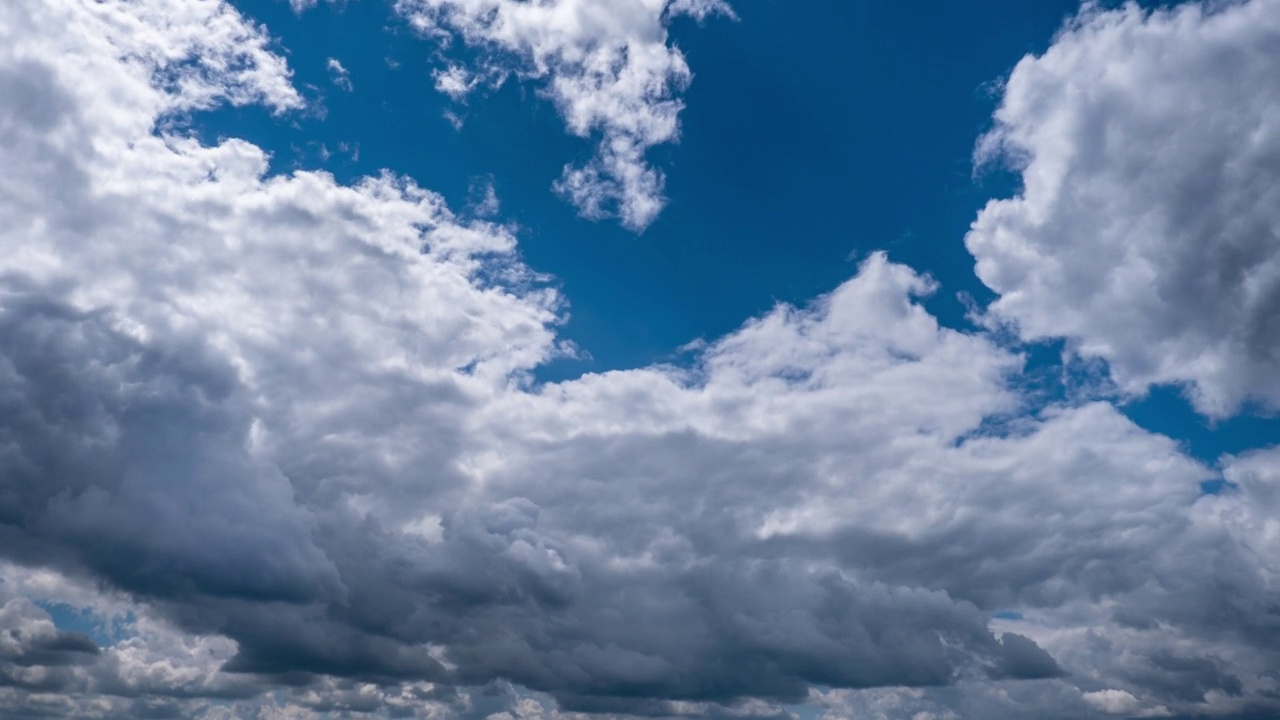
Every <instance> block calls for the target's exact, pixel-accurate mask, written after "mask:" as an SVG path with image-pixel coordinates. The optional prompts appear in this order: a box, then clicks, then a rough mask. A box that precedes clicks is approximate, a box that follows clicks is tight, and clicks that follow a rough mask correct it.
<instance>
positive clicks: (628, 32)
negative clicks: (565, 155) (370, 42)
mask: <svg viewBox="0 0 1280 720" xmlns="http://www.w3.org/2000/svg"><path fill="white" fill-rule="evenodd" d="M396 8H397V10H398V11H399V12H400V13H401V14H402V15H404V16H405V17H406V18H407V19H408V20H409V21H410V22H411V23H412V24H413V26H414V27H416V28H417V29H418V30H420V31H421V32H423V33H426V34H427V35H430V36H433V37H436V38H440V39H444V40H446V41H447V40H449V39H450V38H454V37H457V38H460V39H461V40H462V41H463V42H464V43H465V44H466V45H468V46H471V47H472V48H474V49H476V50H479V51H480V54H479V57H478V58H474V59H472V60H471V61H470V62H469V63H466V64H453V65H450V66H448V67H446V68H441V69H439V70H437V72H436V87H437V89H438V90H440V91H441V92H443V93H445V94H447V95H449V96H450V97H453V98H454V99H456V100H461V99H464V98H465V97H466V96H467V95H468V94H469V93H470V92H471V91H472V90H474V89H475V88H476V87H477V85H480V84H488V83H493V82H501V80H502V79H503V78H505V77H506V76H507V75H509V74H512V73H514V74H516V75H518V76H520V77H522V78H529V79H537V80H541V81H544V82H545V86H544V92H545V94H546V96H547V97H549V98H550V99H551V100H552V101H553V102H555V104H556V106H557V107H558V108H559V110H560V113H561V115H562V116H563V117H564V121H565V124H566V126H567V128H568V130H569V131H570V132H571V133H573V134H574V135H577V136H580V137H584V138H592V139H594V140H595V141H596V142H597V143H598V144H597V147H596V153H595V157H593V158H592V159H591V160H590V161H588V162H587V163H586V164H585V165H583V166H580V167H575V166H573V165H566V166H565V168H564V174H563V175H562V176H561V178H560V179H559V180H558V181H557V182H556V185H555V187H556V190H557V191H558V192H559V193H560V194H561V195H563V196H564V197H565V198H567V199H568V200H569V201H570V202H572V203H573V204H574V206H575V207H577V208H578V211H579V212H580V213H581V214H582V215H583V216H584V217H588V218H591V219H601V218H606V217H617V218H619V219H620V220H621V222H622V224H623V225H624V226H626V227H628V228H630V229H632V230H636V231H640V230H643V229H644V228H646V227H648V226H649V224H650V223H652V222H653V221H654V219H655V218H656V217H657V216H658V213H659V212H660V211H661V210H662V207H663V205H665V204H666V198H665V197H664V196H663V191H662V188H663V175H662V172H661V171H660V170H658V169H656V168H654V167H652V166H650V165H649V164H648V162H646V160H645V152H646V151H647V150H648V149H649V148H651V147H653V146H655V145H661V144H663V143H668V142H672V141H674V140H675V139H676V137H677V136H678V134H679V130H680V125H679V116H680V110H681V109H682V108H683V103H682V102H681V100H680V99H679V93H680V92H681V91H682V90H683V89H684V88H685V87H686V86H687V85H688V84H689V82H690V80H691V79H692V77H693V76H692V73H691V72H690V70H689V65H688V63H686V62H685V59H684V55H683V54H682V53H681V52H680V50H679V49H678V48H676V47H674V46H673V45H672V44H671V43H670V42H669V39H668V34H667V23H668V22H670V20H671V18H673V17H674V16H677V15H689V16H693V17H695V18H697V19H699V20H702V19H704V18H706V17H707V16H709V15H714V14H723V15H727V16H730V17H732V15H733V12H732V10H731V9H730V8H729V6H728V5H727V4H726V3H724V2H723V1H722V0H547V1H539V2H522V1H521V0H397V2H396Z"/></svg>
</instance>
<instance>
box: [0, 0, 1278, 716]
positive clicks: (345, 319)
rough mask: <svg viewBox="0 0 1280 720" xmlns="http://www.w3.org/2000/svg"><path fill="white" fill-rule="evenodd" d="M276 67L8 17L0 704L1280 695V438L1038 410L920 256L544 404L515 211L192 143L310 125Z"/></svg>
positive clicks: (263, 709) (378, 711) (1, 201)
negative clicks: (456, 204) (1212, 436)
mask: <svg viewBox="0 0 1280 720" xmlns="http://www.w3.org/2000/svg"><path fill="white" fill-rule="evenodd" d="M529 7H543V6H532V5H530V6H529ZM638 7H640V6H638V5H637V8H638ZM645 7H648V6H645ZM699 7H702V6H699V5H691V4H679V5H676V6H672V7H671V8H667V11H668V12H673V11H675V10H681V11H689V12H694V11H696V9H697V8H699ZM707 7H709V6H707ZM1249 7H1253V6H1241V8H1243V9H1240V10H1232V9H1228V10H1224V11H1223V12H1224V13H1225V12H1244V11H1246V10H1247V9H1248V8H1249ZM648 9H649V10H654V9H655V8H648ZM656 11H658V13H659V14H658V15H655V16H654V17H655V18H657V20H655V22H658V21H659V20H660V19H661V11H662V8H656ZM1131 12H1134V11H1128V10H1126V11H1121V13H1120V14H1118V15H1115V16H1107V17H1108V18H1109V19H1108V20H1106V21H1105V22H1110V23H1113V24H1123V23H1125V22H1136V21H1130V20H1127V19H1126V18H1129V17H1130V16H1129V15H1127V14H1125V13H1131ZM623 15H625V13H623ZM601 17H606V16H601ZM620 17H622V16H620ZM644 17H649V16H648V15H645V16H644ZM1163 18H1164V16H1160V20H1159V22H1163V21H1164V19H1163ZM606 19H610V18H609V17H606ZM625 19H626V18H625V17H623V20H625ZM610 22H613V20H612V19H610ZM619 22H621V20H619ZM1201 22H1209V21H1207V20H1201ZM1215 22H1216V21H1215ZM1082 23H1085V24H1090V23H1104V20H1100V19H1098V18H1097V17H1095V16H1093V15H1090V16H1087V17H1086V19H1085V20H1083V21H1082ZM1104 24H1105V23H1104ZM653 27H655V28H659V29H660V28H661V25H660V24H659V25H654V26H653ZM655 32H657V31H655ZM1188 32H1190V31H1188ZM1072 37H1074V36H1073V35H1070V34H1068V35H1064V37H1063V39H1062V40H1061V41H1060V42H1064V43H1069V42H1071V38H1072ZM267 47H268V41H267V38H266V37H265V35H264V32H263V31H262V30H261V29H259V28H256V27H254V26H253V25H252V24H250V23H247V22H246V21H245V20H244V19H243V18H241V17H240V16H239V15H237V14H236V13H235V12H234V11H233V10H232V9H230V8H229V7H228V6H226V5H225V4H222V3H220V2H214V1H212V0H208V1H205V2H199V3H192V2H179V1H178V0H132V1H130V2H125V1H124V0H108V1H107V2H97V1H91V0H49V1H48V2H40V3H26V2H21V3H9V4H4V5H0V87H3V88H6V91H5V92H3V93H0V154H2V155H3V156H4V157H6V158H8V159H10V162H7V163H5V164H4V165H3V167H0V243H3V247H5V248H6V253H4V254H3V255H2V256H0V555H2V559H3V564H0V578H3V583H0V629H3V631H4V632H3V633H0V714H4V715H6V716H11V717H27V716H39V715H40V714H44V715H49V714H53V715H63V716H74V717H95V716H96V717H148V716H150V717H204V718H227V717H245V716H257V717H262V718H285V717H322V716H325V715H326V714H328V715H329V716H356V717H358V716H362V715H363V716H368V717H440V718H443V717H478V718H479V717H493V716H495V715H496V716H497V717H498V718H503V719H505V718H507V717H509V718H529V719H530V720H532V718H541V717H547V718H550V717H561V716H565V715H567V714H571V713H602V714H631V715H648V716H692V715H697V716H709V717H722V716H727V715H732V716H736V717H783V716H786V715H787V714H788V711H787V709H786V705H787V704H793V703H798V702H809V703H812V704H815V705H818V706H820V707H822V708H824V709H825V710H826V711H828V712H829V713H830V714H831V715H832V717H839V716H864V715H869V716H872V717H875V716H877V715H876V713H880V714H881V715H883V716H885V717H917V718H918V717H947V716H948V715H947V713H953V716H955V715H954V714H955V713H959V715H960V716H981V717H991V718H1002V717H1008V718H1014V717H1063V718H1089V717H1099V716H1103V715H1105V714H1108V713H1111V714H1119V715H1136V714H1144V713H1145V714H1148V715H1160V714H1166V715H1167V714H1173V713H1185V714H1192V713H1215V714H1226V713H1245V712H1260V713H1265V712H1271V713H1273V714H1274V712H1275V711H1276V710H1277V707H1278V706H1277V697H1280V678H1277V676H1276V675H1275V671H1274V668H1276V667H1280V657H1278V656H1277V648H1280V637H1278V636H1277V634H1278V633H1280V624H1278V623H1277V615H1276V608H1277V607H1280V597H1277V584H1276V583H1277V578H1278V577H1280V566H1277V558H1280V547H1277V545H1276V530H1275V521H1274V517H1275V513H1276V511H1277V510H1278V509H1280V508H1277V498H1280V494H1277V490H1276V488H1277V486H1278V485H1280V474H1278V473H1277V472H1276V470H1275V468H1277V467H1280V457H1278V456H1277V454H1276V453H1277V451H1276V450H1260V451H1258V452H1256V453H1253V454H1249V455H1245V456H1242V457H1239V458H1224V459H1222V461H1221V467H1220V468H1216V469H1215V468H1209V467H1205V466H1204V465H1203V464H1201V463H1199V462H1196V461H1194V460H1192V459H1190V458H1188V457H1186V456H1185V455H1184V454H1183V453H1182V452H1181V450H1180V449H1179V447H1178V446H1177V444H1176V443H1175V442H1173V441H1172V440H1170V439H1168V438H1165V437H1162V436H1158V435H1153V434H1150V433H1148V432H1146V431H1144V430H1142V429H1141V428H1138V427H1137V426H1135V425H1133V424H1132V423H1131V422H1129V421H1128V420H1127V419H1126V418H1125V417H1124V416H1123V415H1121V414H1120V413H1119V412H1118V411H1117V410H1116V409H1115V408H1114V407H1112V406H1111V405H1109V404H1106V403H1089V404H1082V405H1064V406H1054V407H1049V408H1032V407H1029V406H1028V401H1027V399H1026V398H1024V397H1023V396H1021V395H1020V393H1019V392H1018V391H1017V390H1016V388H1017V386H1018V374H1019V373H1020V371H1021V369H1022V364H1023V359H1022V357H1021V356H1020V355H1018V354H1017V352H1016V351H1014V350H1010V349H1009V348H1006V347H1003V346H1001V345H1000V344H999V343H998V342H996V341H995V340H993V339H992V338H991V337H990V336H988V335H985V334H981V333H968V332H959V331H956V330H952V329H948V328H945V327H941V326H939V324H938V323H937V321H936V320H935V319H934V318H933V317H932V316H931V315H930V314H929V313H928V312H927V311H926V310H925V309H924V308H923V307H922V305H921V304H920V301H921V299H922V298H923V297H925V296H927V295H928V294H929V293H932V292H934V291H935V290H936V287H935V286H934V283H933V282H932V281H931V280H930V279H929V278H928V277H926V276H923V275H921V274H919V273H917V272H915V271H913V270H911V269H910V268H907V267H904V266H902V265H899V264H895V263H893V262H891V261H889V260H888V259H887V258H886V257H885V256H884V255H881V254H875V255H872V256H870V257H869V258H867V259H866V260H865V261H864V262H863V263H862V264H861V265H860V266H859V268H858V270H857V272H856V274H855V275H854V277H852V278H850V279H849V280H848V281H847V282H845V283H843V284H842V285H840V286H839V287H838V288H836V289H835V290H833V291H832V292H831V293H829V294H827V295H825V296H822V297H820V298H817V299H815V300H814V301H813V302H812V303H810V304H808V305H805V306H803V307H793V306H789V305H780V306H778V307H777V308H775V309H774V310H772V311H771V312H769V313H767V314H765V315H763V316H762V317H759V318H756V319H753V320H751V321H749V322H747V323H746V324H744V325H743V326H742V327H741V328H739V329H738V330H736V331H735V332H733V333H730V334H728V335H727V336H725V337H723V338H720V339H718V340H716V341H714V342H712V343H710V344H708V345H707V346H705V347H703V348H701V349H699V350H698V351H696V353H694V357H693V358H692V361H691V362H690V363H689V364H688V365H687V366H685V367H671V366H654V367H647V368H640V369H635V370H629V371H618V372H611V373H605V374H597V375H588V376H585V377H582V378H579V379H577V380H573V381H568V382H563V383H553V384H543V385H538V384H535V383H533V382H532V380H531V379H530V377H529V371H530V370H531V369H532V368H534V367H536V366H537V365H538V364H540V363H542V362H544V361H546V360H547V359H549V358H551V357H553V356H554V355H555V354H556V353H558V352H560V350H559V349H558V346H557V341H556V337H555V327H556V324H557V322H559V318H560V313H561V311H562V305H563V302H562V300H561V298H559V297H558V296H557V294H556V293H555V292H553V291H551V290H548V289H546V288H544V287H542V286H540V285H539V280H538V276H537V275H536V274H535V273H533V272H532V271H530V270H529V269H528V268H526V267H525V266H524V265H522V264H521V262H520V261H519V258H518V256H517V255H516V251H515V241H514V238H513V236H512V234H511V232H510V231H509V230H508V229H506V228H505V227H503V226H501V225H496V224H491V223H486V222H475V221H463V220H461V219H459V218H458V217H456V216H454V215H453V214H452V213H451V212H450V211H449V209H448V208H447V207H445V205H444V203H443V202H442V201H441V199H440V198H439V197H438V196H436V195H435V194H433V193H431V192H430V191H428V190H425V189H422V188H419V187H417V186H416V185H415V184H413V183H412V182H411V181H410V180H408V179H406V178H402V177H397V176H394V175H391V174H386V175H383V176H380V177H376V178H369V179H366V180H364V181H361V182H360V183H358V184H355V185H353V186H345V185H341V184H338V183H336V182H335V181H334V180H333V178H332V177H330V176H328V175H325V174H323V173H310V172H296V173H293V174H289V175H270V174H268V173H267V172H266V170H267V157H266V156H265V154H264V152H263V151H262V150H261V149H260V148H257V147H255V146H253V145H251V144H249V143H247V142H244V141H241V140H235V139H230V140H225V141H222V142H220V143H219V144H217V145H212V146H210V145H205V144H202V143H200V142H198V141H197V140H195V139H192V138H191V137H190V136H188V135H187V134H185V133H184V130H183V128H184V127H185V119H184V118H185V116H186V115H187V114H189V113H191V112H193V111H196V110H198V109H200V108H204V107H209V106H210V105H212V104H214V103H219V102H224V103H249V102H257V103H264V104H266V105H268V106H270V107H272V108H275V109H276V110H277V111H279V112H287V111H289V110H290V109H292V108H297V107H299V106H300V101H299V99H298V96H297V94H296V93H295V92H294V91H293V89H292V87H291V86H290V83H289V74H288V70H287V68H286V66H285V64H284V62H283V61H282V60H281V59H280V58H279V57H277V56H275V55H273V54H272V53H271V52H269V51H268V50H267V49H266V48H267ZM663 47H665V45H663ZM1011 87H1012V80H1011ZM1010 92H1014V91H1013V90H1011V91H1010ZM980 223H981V221H980ZM975 232H977V231H975ZM971 242H973V241H972V239H971ZM1215 479H1222V480H1225V481H1226V485H1225V487H1226V490H1225V491H1224V492H1222V493H1221V494H1218V495H1205V494H1204V493H1203V492H1202V491H1201V483H1202V482H1205V481H1210V480H1215ZM72 611H83V612H82V615H83V616H84V617H87V618H88V619H89V625H91V626H92V627H86V628H80V629H79V630H75V629H69V628H66V627H64V628H63V629H59V622H60V623H61V625H63V626H66V625H68V623H67V622H66V617H65V614H66V613H67V612H72ZM55 621H59V622H55ZM502 713H506V715H505V716H504V715H502ZM921 713H924V715H923V716H922V715H921Z"/></svg>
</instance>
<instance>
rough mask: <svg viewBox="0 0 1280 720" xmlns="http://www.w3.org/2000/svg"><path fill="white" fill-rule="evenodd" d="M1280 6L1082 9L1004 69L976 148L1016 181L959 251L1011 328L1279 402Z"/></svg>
mask: <svg viewBox="0 0 1280 720" xmlns="http://www.w3.org/2000/svg"><path fill="white" fill-rule="evenodd" d="M1277 58H1280V4H1277V3H1276V2H1275V1H1274V0H1251V1H1250V2H1227V3H1210V4H1209V5H1207V6H1206V5H1202V4H1200V3H1188V4H1184V5H1179V6H1177V7H1174V8H1170V9H1162V10H1157V11H1153V12H1148V11H1145V10H1141V9H1139V8H1138V7H1137V6H1136V5H1134V4H1129V5H1126V6H1125V7H1123V8H1121V9H1119V10H1114V11H1104V10H1101V9H1099V8H1097V7H1096V6H1090V7H1087V8H1086V9H1085V10H1084V12H1083V13H1082V14H1081V15H1080V16H1079V17H1078V18H1076V19H1075V20H1074V21H1073V22H1072V24H1071V25H1070V26H1069V27H1068V28H1066V30H1065V31H1064V32H1063V33H1062V34H1061V35H1060V36H1059V37H1058V39H1057V40H1056V42H1055V43H1054V44H1053V47H1052V48H1050V49H1049V51H1048V52H1046V53H1045V54H1044V55H1043V56H1040V57H1028V58H1026V59H1025V60H1023V61H1022V62H1021V63H1019V64H1018V66H1017V67H1016V68H1015V69H1014V71H1013V74H1012V75H1011V76H1010V77H1009V79H1008V82H1007V83H1006V85H1005V88H1004V98H1003V102H1002V104H1001V106H1000V109H999V111H998V112H997V113H996V126H995V128H994V129H993V130H992V131H991V132H990V134H988V135H987V136H986V137H985V138H984V140H983V142H982V144H981V145H980V147H979V158H980V159H981V160H984V161H995V160H1000V161H1003V162H1008V163H1011V164H1012V165H1014V166H1015V168H1016V169H1017V170H1018V171H1019V172H1020V173H1021V175H1022V181H1023V189H1022V191H1021V193H1020V194H1019V195H1018V196H1017V197H1014V198H1011V199H1007V200H997V201H993V202H991V203H990V204H989V205H988V206H987V207H986V209H985V210H983V211H982V213H981V214H980V215H979V217H978V219H977V221H976V222H975V223H974V226H973V231H972V232H971V233H970V234H969V236H968V240H967V242H968V246H969V249H970V250H971V251H972V252H973V254H974V256H975V257H976V258H977V260H978V275H979V277H981V278H982V280H983V281H984V282H985V283H986V284H987V285H989V286H990V287H991V288H992V289H993V290H995V291H996V292H997V293H999V294H1000V299H999V300H998V301H997V302H996V303H995V304H994V305H993V306H992V308H991V310H992V312H993V313H994V314H995V316H996V317H998V318H1000V319H1004V320H1008V321H1012V322H1014V323H1016V324H1017V326H1018V329H1019V330H1020V332H1021V333H1022V336H1023V337H1024V338H1027V339H1039V338H1048V337H1057V336H1065V337H1068V338H1071V339H1072V341H1073V343H1074V346H1075V348H1076V349H1077V350H1078V351H1079V352H1080V353H1082V354H1084V355H1088V356H1096V357H1101V358H1105V359H1106V360H1107V361H1108V363H1110V365H1111V369H1112V372H1113V374H1114V376H1115V378H1116V380H1117V382H1118V383H1119V384H1120V385H1121V387H1122V388H1123V389H1125V390H1127V391H1129V392H1133V393H1142V392H1144V391H1145V390H1146V388H1148V387H1149V386H1151V385H1153V384H1161V383H1179V384H1185V385H1186V386H1187V387H1188V389H1189V394H1190V396H1191V397H1192V399H1193V400H1194V402H1195V404H1196V406H1197V407H1198V408H1199V409H1200V410H1201V411H1202V412H1205V413H1207V414H1210V415H1214V416H1224V415H1230V414H1232V413H1233V412H1235V410H1237V409H1238V408H1239V407H1240V405H1241V403H1243V402H1245V401H1247V400H1254V401H1257V402H1260V403H1262V404H1264V405H1265V406H1267V407H1269V408H1271V409H1278V408H1280V185H1277V183H1276V182H1275V178H1276V175H1277V172H1280V130H1278V129H1277V127H1276V124H1275V121H1274V119H1275V117H1276V116H1277V115H1278V114H1280V84H1277V83H1276V82H1275V80H1274V78H1275V77H1276V74H1277V72H1278V71H1280V61H1278V60H1277Z"/></svg>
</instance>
